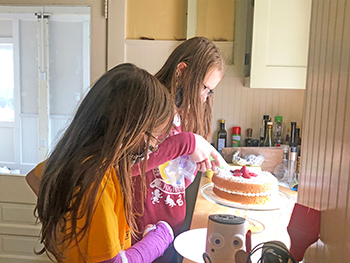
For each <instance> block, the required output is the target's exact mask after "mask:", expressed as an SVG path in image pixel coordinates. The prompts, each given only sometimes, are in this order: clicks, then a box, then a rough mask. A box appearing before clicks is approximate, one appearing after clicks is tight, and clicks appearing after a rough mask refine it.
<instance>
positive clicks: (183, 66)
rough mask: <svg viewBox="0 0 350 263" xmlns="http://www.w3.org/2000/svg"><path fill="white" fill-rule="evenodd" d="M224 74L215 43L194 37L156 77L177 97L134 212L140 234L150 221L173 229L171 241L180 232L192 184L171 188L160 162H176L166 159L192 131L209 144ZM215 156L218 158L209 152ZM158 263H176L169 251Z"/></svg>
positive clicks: (203, 164)
mask: <svg viewBox="0 0 350 263" xmlns="http://www.w3.org/2000/svg"><path fill="white" fill-rule="evenodd" d="M224 72H225V62H224V60H223V58H222V56H221V54H220V51H219V49H218V48H217V47H216V46H215V45H214V43H213V42H212V41H210V40H209V39H207V38H204V37H194V38H191V39H188V40H186V41H184V42H183V43H182V44H180V45H179V46H178V47H177V48H175V50H174V51H173V52H172V53H171V55H170V56H169V58H168V59H167V61H166V62H165V64H164V65H163V67H162V68H161V69H160V70H159V71H158V72H157V73H156V74H155V76H156V77H157V78H158V80H160V82H161V83H162V84H164V85H165V86H166V87H167V89H168V90H169V92H170V93H171V94H172V96H173V97H174V98H175V105H174V109H175V117H174V121H173V124H174V127H173V129H172V131H171V132H170V135H169V137H168V138H167V139H166V140H165V141H164V142H163V143H162V147H161V148H159V149H158V151H156V152H154V153H153V154H151V155H150V159H149V161H148V165H147V173H146V185H147V194H146V198H145V199H144V203H142V200H138V201H136V202H137V203H136V209H137V211H141V212H140V214H142V216H140V217H138V218H137V220H136V222H137V224H138V228H139V229H144V228H145V227H146V226H147V225H148V224H150V223H152V222H156V221H158V220H165V221H167V222H168V223H169V224H170V225H171V227H172V228H173V230H174V234H175V236H176V235H178V234H179V233H180V232H181V228H182V226H183V223H184V219H185V215H186V200H185V189H186V187H187V186H189V184H191V182H192V180H193V177H192V178H185V180H183V181H181V183H176V184H174V183H173V182H174V181H175V180H174V179H173V178H169V177H170V176H171V175H170V176H169V173H168V174H167V173H166V171H167V169H168V168H169V166H170V162H160V161H161V160H159V159H158V158H159V156H163V155H167V156H168V157H169V158H168V159H166V160H165V161H169V160H172V159H173V158H172V157H174V158H176V157H177V156H169V155H170V154H169V153H170V152H172V151H176V150H177V149H178V148H180V147H183V145H186V144H187V142H186V141H185V140H184V139H182V140H181V139H176V138H178V137H177V136H179V135H181V134H182V133H184V132H192V133H195V134H198V135H200V136H203V137H204V138H205V139H207V140H209V137H210V136H211V122H212V97H211V95H212V94H213V93H214V92H213V89H214V88H215V87H216V86H217V84H218V83H219V82H220V81H221V79H222V78H223V76H224ZM216 154H218V153H217V152H215V153H212V155H216ZM157 165H158V167H155V166H157ZM211 165H213V164H210V163H208V161H207V160H206V161H203V162H199V163H197V170H199V171H203V172H204V171H206V170H207V169H210V168H211ZM153 167H155V168H153ZM151 168H153V169H151ZM213 169H215V168H213ZM132 170H133V174H138V173H140V171H141V166H140V164H139V165H136V166H133V168H132ZM141 179H142V178H141V177H140V176H135V177H134V185H135V193H136V194H138V192H139V191H141V189H142V187H141V186H142V185H143V183H142V180H141ZM178 181H179V180H178ZM155 220H156V221H155ZM140 238H141V235H139V236H138V239H133V243H136V242H137V241H138V240H139V239H140ZM157 262H176V253H175V250H174V248H173V247H171V246H170V247H169V249H168V250H167V251H166V252H165V254H164V255H163V256H162V257H160V258H158V259H157Z"/></svg>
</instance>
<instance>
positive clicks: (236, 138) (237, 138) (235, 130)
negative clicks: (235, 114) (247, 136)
mask: <svg viewBox="0 0 350 263" xmlns="http://www.w3.org/2000/svg"><path fill="white" fill-rule="evenodd" d="M232 147H241V127H237V126H236V127H232Z"/></svg>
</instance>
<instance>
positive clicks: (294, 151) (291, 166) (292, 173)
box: [288, 146, 298, 183]
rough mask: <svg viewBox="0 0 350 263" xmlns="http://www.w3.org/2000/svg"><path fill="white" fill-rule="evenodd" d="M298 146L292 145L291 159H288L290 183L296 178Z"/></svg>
mask: <svg viewBox="0 0 350 263" xmlns="http://www.w3.org/2000/svg"><path fill="white" fill-rule="evenodd" d="M297 151H298V149H297V147H296V146H291V147H290V150H289V161H288V183H290V182H291V181H293V180H294V179H295V170H296V162H297Z"/></svg>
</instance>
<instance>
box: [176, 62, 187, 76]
mask: <svg viewBox="0 0 350 263" xmlns="http://www.w3.org/2000/svg"><path fill="white" fill-rule="evenodd" d="M185 68H187V64H186V63H185V62H180V63H179V64H178V65H177V71H178V74H179V76H181V74H182V72H183V71H184V69H185Z"/></svg>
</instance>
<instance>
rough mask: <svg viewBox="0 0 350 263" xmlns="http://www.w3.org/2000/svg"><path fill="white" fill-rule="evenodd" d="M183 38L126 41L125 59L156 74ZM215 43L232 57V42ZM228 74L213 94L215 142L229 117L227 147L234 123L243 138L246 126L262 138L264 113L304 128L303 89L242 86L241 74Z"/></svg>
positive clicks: (227, 122)
mask: <svg viewBox="0 0 350 263" xmlns="http://www.w3.org/2000/svg"><path fill="white" fill-rule="evenodd" d="M180 43H181V42H180V41H147V40H130V39H128V40H126V42H125V44H126V61H127V62H131V63H134V64H136V65H137V66H139V67H141V68H144V69H146V70H148V71H149V72H150V73H151V74H154V73H156V72H157V71H158V70H159V69H160V68H161V66H162V65H163V64H164V62H165V61H166V59H167V57H168V56H169V55H170V53H171V52H172V51H173V50H174V48H175V47H176V46H177V45H179V44H180ZM216 45H217V46H218V47H219V49H220V51H221V52H222V53H223V56H224V58H226V59H228V58H230V56H231V54H230V50H232V42H227V43H225V42H218V43H216ZM228 75H229V74H227V76H225V78H224V79H223V80H222V81H221V82H220V83H219V85H218V86H217V88H216V89H215V90H214V92H215V94H214V95H213V100H214V108H213V122H212V125H213V135H212V142H214V143H216V131H217V130H218V129H219V120H220V119H225V120H226V129H227V133H228V146H230V138H231V134H232V127H233V126H240V127H241V129H242V140H244V139H245V137H246V129H247V128H252V129H253V137H254V138H256V139H257V138H258V137H259V128H260V125H261V124H262V117H263V115H264V114H268V115H270V116H272V120H273V121H274V117H275V116H277V115H281V116H283V120H284V122H285V123H286V127H288V126H290V122H291V121H296V122H297V125H298V126H300V128H301V132H302V131H303V129H302V127H301V126H302V111H303V99H304V90H290V89H251V88H246V87H243V84H242V83H243V79H242V78H240V77H231V76H228Z"/></svg>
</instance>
